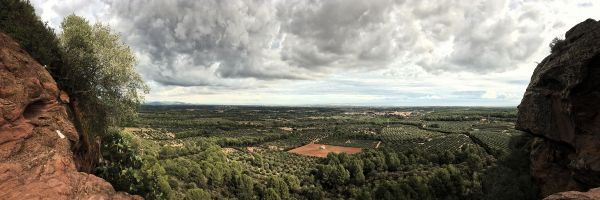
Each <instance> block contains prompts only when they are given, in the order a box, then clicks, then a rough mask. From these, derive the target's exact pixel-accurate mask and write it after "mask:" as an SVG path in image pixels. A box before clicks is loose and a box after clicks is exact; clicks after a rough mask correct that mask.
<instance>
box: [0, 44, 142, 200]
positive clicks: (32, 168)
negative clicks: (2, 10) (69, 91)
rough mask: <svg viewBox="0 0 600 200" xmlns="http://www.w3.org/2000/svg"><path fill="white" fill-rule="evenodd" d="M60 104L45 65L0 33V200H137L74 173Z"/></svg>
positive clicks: (71, 131) (72, 136) (71, 134)
mask: <svg viewBox="0 0 600 200" xmlns="http://www.w3.org/2000/svg"><path fill="white" fill-rule="evenodd" d="M65 101H68V97H67V95H66V94H64V93H62V94H61V92H60V90H59V89H58V88H57V85H56V83H55V81H54V79H53V78H52V77H51V76H50V74H49V73H48V71H47V70H46V69H45V67H44V66H41V65H40V64H39V63H37V62H36V61H35V60H33V58H31V57H30V56H29V55H28V54H27V53H26V52H25V51H24V50H22V49H21V48H20V46H19V44H17V43H16V42H15V41H14V40H12V39H11V38H10V37H9V36H7V35H5V34H3V33H0V188H1V189H0V199H141V197H139V196H131V195H129V194H126V193H122V192H116V191H115V190H114V189H113V187H112V186H111V185H110V184H109V183H108V182H106V181H105V180H103V179H101V178H98V177H96V176H94V175H91V174H87V173H82V172H78V171H77V169H76V166H75V164H74V163H75V162H74V159H73V153H72V151H71V145H72V144H74V143H76V142H77V141H78V140H79V136H78V134H77V131H76V129H75V127H74V126H73V123H72V122H71V121H70V120H69V116H68V114H67V110H66V107H65V103H66V102H65Z"/></svg>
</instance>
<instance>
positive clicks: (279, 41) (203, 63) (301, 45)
mask: <svg viewBox="0 0 600 200" xmlns="http://www.w3.org/2000/svg"><path fill="white" fill-rule="evenodd" d="M32 3H33V4H34V6H35V7H36V12H37V13H38V15H40V16H41V18H42V19H43V20H46V21H48V22H49V24H50V25H51V26H53V27H55V28H57V29H58V28H59V24H60V21H61V20H62V18H63V17H64V16H66V15H68V14H71V13H75V14H77V15H81V16H84V17H86V18H88V19H89V20H90V21H91V22H96V21H102V22H105V23H109V24H110V25H111V26H112V27H113V28H114V29H115V30H117V31H118V32H120V33H121V34H122V36H123V39H124V41H125V42H126V43H128V44H129V45H131V46H132V48H133V49H134V50H135V52H136V55H137V56H138V58H139V59H140V64H139V66H138V70H139V72H140V73H141V74H142V75H143V77H144V78H145V79H146V80H147V82H148V83H149V84H150V86H151V87H152V89H153V92H152V93H151V94H150V95H149V97H148V100H182V101H188V102H195V103H220V102H221V103H222V104H303V103H305V102H307V103H319V102H321V103H350V104H370V105H383V104H385V105H412V104H432V105H433V104H435V105H440V104H441V105H443V104H445V103H446V104H451V105H458V104H460V105H516V104H518V102H519V101H520V98H521V96H522V94H523V92H524V89H525V87H526V85H527V82H528V80H529V77H530V75H531V72H532V70H533V68H534V67H535V62H538V61H541V59H542V58H543V57H544V56H545V55H547V53H548V47H547V46H548V43H549V42H550V40H551V39H552V38H554V37H556V36H560V35H562V34H563V33H564V32H565V31H566V30H567V29H568V28H570V27H572V26H574V25H575V24H577V23H579V22H581V21H584V20H585V19H587V18H596V19H600V14H599V13H598V12H597V10H598V7H599V5H600V4H597V3H594V2H593V1H586V0H580V1H566V0H556V1H540V0H476V1H468V2H467V1H459V0H440V1H419V0H374V1H363V0H323V1H303V0H260V1H259V0H256V1H254V0H247V1H232V2H230V1H226V2H225V1H218V0H198V1H192V0H174V1H142V0H133V1H114V0H90V1H83V0H65V1H58V0H49V1H41V0H33V1H32ZM307 99H308V100H307Z"/></svg>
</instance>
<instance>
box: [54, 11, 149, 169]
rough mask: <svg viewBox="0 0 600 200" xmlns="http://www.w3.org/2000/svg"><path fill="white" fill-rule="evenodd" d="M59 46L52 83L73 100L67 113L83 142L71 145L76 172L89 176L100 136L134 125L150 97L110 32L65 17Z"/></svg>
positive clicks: (130, 54)
mask: <svg viewBox="0 0 600 200" xmlns="http://www.w3.org/2000/svg"><path fill="white" fill-rule="evenodd" d="M61 28H62V32H61V33H60V34H59V45H60V48H61V50H62V52H64V56H63V60H62V61H63V63H64V66H63V67H61V68H59V69H56V70H55V73H54V74H55V75H56V77H55V79H56V80H57V81H58V82H59V83H62V84H61V85H60V87H61V89H62V90H65V91H67V92H68V93H69V95H70V97H71V102H70V104H69V105H70V108H71V110H72V111H73V113H74V122H75V125H76V128H77V129H78V130H79V133H80V135H81V139H80V141H79V143H78V144H76V145H75V156H76V157H78V159H76V160H80V161H81V163H80V166H81V167H80V170H82V171H88V172H89V171H91V169H92V168H93V167H94V165H95V164H96V162H97V160H98V157H99V152H97V151H96V149H98V147H97V145H98V144H97V143H96V142H92V141H94V140H96V138H97V137H98V136H104V135H106V131H107V129H108V127H109V126H113V125H118V123H119V122H124V121H127V120H129V119H132V118H133V117H134V116H135V114H136V109H137V107H138V106H139V105H140V104H141V102H142V101H143V94H145V93H147V92H148V87H147V86H146V85H145V83H144V81H143V80H142V78H141V76H140V75H139V74H138V73H137V72H136V71H135V64H136V60H135V56H134V54H133V52H132V51H131V49H130V48H129V47H128V46H127V45H125V44H123V43H121V42H120V41H119V35H118V34H116V33H113V32H112V30H111V29H110V27H108V26H104V25H102V24H100V23H97V24H96V25H94V26H91V25H90V24H89V23H88V21H86V20H85V19H84V18H82V17H79V16H76V15H69V16H67V17H66V18H65V19H64V20H63V22H62V23H61Z"/></svg>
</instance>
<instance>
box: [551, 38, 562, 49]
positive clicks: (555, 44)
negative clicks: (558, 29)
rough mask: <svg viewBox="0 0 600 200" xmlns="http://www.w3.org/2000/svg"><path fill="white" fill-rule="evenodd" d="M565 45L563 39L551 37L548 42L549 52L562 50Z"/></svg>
mask: <svg viewBox="0 0 600 200" xmlns="http://www.w3.org/2000/svg"><path fill="white" fill-rule="evenodd" d="M564 47H565V40H563V39H560V38H558V37H556V38H554V39H552V42H550V52H551V53H556V52H558V51H560V50H562V49H563V48H564Z"/></svg>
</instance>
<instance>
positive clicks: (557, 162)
mask: <svg viewBox="0 0 600 200" xmlns="http://www.w3.org/2000/svg"><path fill="white" fill-rule="evenodd" d="M516 128H517V129H519V130H523V131H526V132H529V133H530V134H533V135H534V136H536V138H535V139H534V141H533V142H532V146H531V175H532V176H533V178H534V179H535V180H536V182H537V183H538V185H539V188H540V192H541V195H542V196H547V195H550V194H553V193H557V192H563V191H568V190H577V191H585V190H589V189H591V188H595V187H600V22H598V21H595V20H593V19H588V20H586V21H584V22H582V23H580V24H577V25H576V26H575V27H573V28H571V30H569V31H568V32H567V33H566V34H565V40H564V41H562V42H560V44H559V45H558V46H557V48H555V50H553V52H552V54H551V55H549V56H548V57H546V58H545V59H544V60H543V61H542V62H541V63H539V64H538V66H537V67H536V69H535V71H534V72H533V76H532V77H531V82H530V83H529V86H528V87H527V90H526V92H525V95H524V97H523V100H522V101H521V104H520V105H519V113H518V119H517V124H516ZM573 194H575V193H573Z"/></svg>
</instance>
